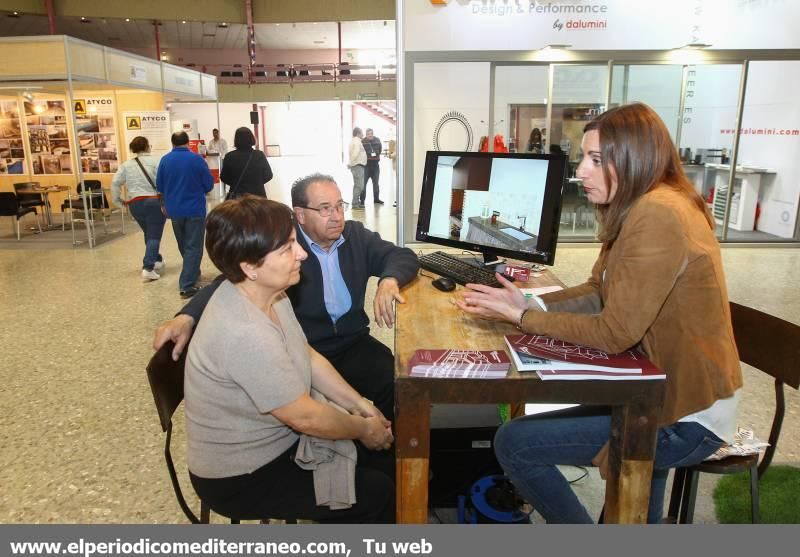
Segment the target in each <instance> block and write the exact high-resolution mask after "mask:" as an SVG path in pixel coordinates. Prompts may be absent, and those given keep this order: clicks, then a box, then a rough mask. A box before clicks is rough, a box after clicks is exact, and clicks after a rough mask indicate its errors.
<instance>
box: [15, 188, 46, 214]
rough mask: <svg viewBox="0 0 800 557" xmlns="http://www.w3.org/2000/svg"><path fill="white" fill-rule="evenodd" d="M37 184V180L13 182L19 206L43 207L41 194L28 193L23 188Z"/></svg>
mask: <svg viewBox="0 0 800 557" xmlns="http://www.w3.org/2000/svg"><path fill="white" fill-rule="evenodd" d="M38 186H39V182H16V183H15V184H14V193H16V194H17V200H18V201H19V204H20V206H21V207H33V208H36V207H44V206H45V202H44V198H43V197H42V194H40V193H30V191H28V192H26V191H25V190H31V189H33V188H35V187H38Z"/></svg>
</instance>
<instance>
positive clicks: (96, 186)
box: [78, 180, 109, 209]
mask: <svg viewBox="0 0 800 557" xmlns="http://www.w3.org/2000/svg"><path fill="white" fill-rule="evenodd" d="M83 188H86V193H94V194H97V197H96V198H94V200H93V201H92V207H94V208H95V209H108V207H109V204H108V199H106V194H105V193H103V183H102V182H101V181H100V180H84V181H83V182H79V183H78V198H80V196H81V192H83ZM98 199H99V200H102V201H101V202H100V203H102V206H99V205H100V204H99V203H98Z"/></svg>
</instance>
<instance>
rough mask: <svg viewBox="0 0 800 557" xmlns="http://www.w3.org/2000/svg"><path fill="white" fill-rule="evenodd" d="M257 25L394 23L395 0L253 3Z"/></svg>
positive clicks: (274, 0)
mask: <svg viewBox="0 0 800 557" xmlns="http://www.w3.org/2000/svg"><path fill="white" fill-rule="evenodd" d="M253 17H254V18H255V22H256V23H293V22H301V21H368V20H380V19H386V20H394V18H395V2H394V0H325V1H320V0H292V1H291V2H287V1H286V0H253Z"/></svg>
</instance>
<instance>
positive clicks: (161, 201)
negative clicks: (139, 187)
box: [133, 157, 167, 216]
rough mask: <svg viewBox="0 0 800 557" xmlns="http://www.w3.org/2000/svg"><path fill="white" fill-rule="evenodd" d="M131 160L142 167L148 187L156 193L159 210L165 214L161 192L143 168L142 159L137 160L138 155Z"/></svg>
mask: <svg viewBox="0 0 800 557" xmlns="http://www.w3.org/2000/svg"><path fill="white" fill-rule="evenodd" d="M133 160H135V161H136V164H138V165H139V168H141V169H142V174H144V177H145V178H147V181H148V182H150V187H152V188H153V191H154V192H155V193H156V196H157V197H158V201H159V203H161V212H162V213H164V216H167V209H166V207H164V200H163V199H162V198H161V194H160V193H158V189H157V188H156V185H155V184H154V183H153V179H152V178H151V177H150V175H149V174H148V173H147V170H145V168H144V165H143V164H142V161H140V160H139V157H133Z"/></svg>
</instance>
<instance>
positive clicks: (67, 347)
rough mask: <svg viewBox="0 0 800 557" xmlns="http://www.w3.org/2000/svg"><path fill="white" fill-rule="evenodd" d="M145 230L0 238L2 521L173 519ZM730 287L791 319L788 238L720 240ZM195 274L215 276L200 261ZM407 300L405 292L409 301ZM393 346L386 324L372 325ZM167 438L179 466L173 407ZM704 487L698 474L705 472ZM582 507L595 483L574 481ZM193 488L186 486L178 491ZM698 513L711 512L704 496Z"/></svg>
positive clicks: (572, 264)
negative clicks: (740, 242)
mask: <svg viewBox="0 0 800 557" xmlns="http://www.w3.org/2000/svg"><path fill="white" fill-rule="evenodd" d="M388 201H389V203H388V204H387V205H384V206H382V207H377V208H376V207H372V206H371V205H370V204H369V201H368V206H367V209H366V210H364V211H359V212H357V213H356V215H355V216H356V217H357V218H359V219H361V220H364V221H365V222H366V223H367V225H368V226H370V227H372V228H373V229H376V230H379V231H380V232H381V233H382V234H383V235H384V237H387V238H389V239H393V238H394V236H395V232H394V231H395V222H396V221H395V214H394V210H393V209H392V208H391V198H389V199H388ZM142 248H143V246H142V235H141V233H140V232H138V231H137V229H136V226H135V225H132V226H131V227H130V229H129V233H128V235H126V236H125V237H123V238H120V239H117V240H114V241H113V242H110V243H108V244H105V245H102V246H100V247H98V248H97V249H95V250H88V249H85V248H84V249H60V250H59V249H54V250H0V285H2V287H1V288H0V315H2V316H3V325H2V328H0V343H1V345H2V346H3V350H2V355H0V362H1V363H0V445H1V446H2V453H0V454H2V456H1V457H0V486H2V487H0V522H5V523H183V522H185V518H184V517H183V515H182V513H181V511H180V510H179V508H178V505H177V503H176V502H175V499H174V497H173V495H172V491H171V487H170V484H169V480H168V477H167V474H166V470H165V467H164V462H163V455H162V448H163V441H164V438H163V434H162V433H161V430H160V428H159V426H158V421H157V417H156V412H155V408H154V406H153V399H152V396H151V394H150V391H149V387H148V384H147V380H146V377H145V373H144V367H145V365H146V363H147V361H148V359H149V357H150V355H151V354H152V348H151V341H152V333H153V330H154V328H155V327H156V325H157V324H158V323H160V322H161V321H163V320H165V319H167V318H169V317H170V316H172V315H173V314H174V313H175V311H176V310H177V309H178V308H179V307H180V306H181V300H180V298H179V297H178V286H177V278H178V273H179V269H180V257H179V255H178V250H177V247H176V245H175V240H174V237H173V235H172V232H171V229H170V228H169V227H168V228H167V230H166V231H165V234H164V241H163V253H164V255H165V257H166V260H167V271H166V273H165V275H164V277H163V278H162V279H161V280H159V281H157V282H153V283H149V284H142V282H141V281H140V279H139V265H140V260H141V255H142V251H143V249H142ZM596 253H597V248H596V247H588V248H581V247H571V248H570V247H563V246H562V247H560V248H559V252H558V254H557V257H556V260H557V264H556V266H555V267H554V271H555V272H556V273H557V274H558V276H559V277H560V278H561V279H562V280H563V281H564V282H566V283H567V284H574V283H576V282H578V281H581V280H583V279H584V278H585V277H586V276H587V275H588V272H589V269H590V267H591V263H592V261H593V259H594V257H595V255H596ZM724 261H725V266H726V270H727V272H728V281H729V285H730V292H731V298H732V299H733V300H736V301H739V302H742V303H745V304H749V305H753V306H755V307H758V308H760V309H763V310H766V311H768V312H770V313H774V314H776V315H779V316H781V317H784V318H786V319H789V320H791V321H794V322H796V323H800V297H799V296H798V287H797V278H796V274H797V270H798V269H800V250H797V249H786V248H784V249H752V248H739V249H733V248H732V249H726V250H725V251H724ZM203 275H204V277H207V278H210V277H213V276H215V275H216V271H215V269H214V268H213V266H212V265H211V262H210V261H209V260H208V259H207V258H206V259H204V261H203ZM412 303H413V301H412ZM376 335H377V336H379V337H380V338H381V340H383V341H384V342H386V343H387V344H390V345H391V342H392V338H393V337H392V332H391V331H386V330H382V331H379V332H378V333H376ZM771 398H772V387H771V384H770V383H769V381H767V380H765V379H764V378H762V377H759V376H758V375H757V374H754V373H752V372H750V371H748V372H746V393H745V397H744V401H743V405H742V407H743V410H742V418H741V422H742V423H744V424H751V423H752V424H755V425H756V427H757V429H758V430H759V431H765V428H766V427H767V425H766V424H767V422H768V420H769V417H770V412H771V402H770V401H771ZM787 412H788V415H787V420H786V423H785V425H784V433H783V438H782V442H781V447H780V449H779V450H778V454H777V459H776V460H777V461H779V462H792V463H797V462H798V460H800V458H798V457H799V456H800V396H798V394H797V392H795V391H792V392H791V393H790V394H789V395H788V409H787ZM175 422H176V432H175V435H176V442H175V443H174V447H175V452H176V453H177V454H176V458H177V460H178V463H179V464H178V467H179V469H181V470H183V469H185V468H184V466H183V464H182V463H183V457H182V453H183V446H182V445H183V443H182V441H183V439H184V437H183V419H182V415H181V414H180V411H179V413H178V415H177V417H176V420H175ZM703 486H704V487H707V484H705V483H704V484H703ZM580 489H581V490H582V492H585V493H586V497H587V500H589V501H591V503H590V505H591V506H592V507H593V508H598V505H599V502H600V500H601V499H600V497H601V494H602V483H601V482H599V481H598V480H597V479H596V476H592V478H591V479H590V480H588V481H587V480H584V481H582V482H581V486H580ZM187 491H188V492H190V493H191V488H189V489H188V490H187ZM698 506H699V508H698V514H697V519H698V520H699V521H709V522H713V520H714V518H713V511H712V510H710V506H709V497H708V496H707V495H704V494H701V496H700V497H699V501H698Z"/></svg>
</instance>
